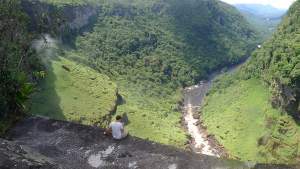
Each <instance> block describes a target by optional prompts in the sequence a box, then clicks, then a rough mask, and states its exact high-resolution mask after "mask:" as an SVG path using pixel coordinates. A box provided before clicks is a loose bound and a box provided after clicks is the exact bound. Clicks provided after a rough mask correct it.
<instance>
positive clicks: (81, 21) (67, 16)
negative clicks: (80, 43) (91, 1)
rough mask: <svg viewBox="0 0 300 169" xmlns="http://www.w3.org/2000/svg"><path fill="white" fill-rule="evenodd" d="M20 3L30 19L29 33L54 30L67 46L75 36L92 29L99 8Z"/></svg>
mask: <svg viewBox="0 0 300 169" xmlns="http://www.w3.org/2000/svg"><path fill="white" fill-rule="evenodd" d="M21 2H22V7H23V10H24V12H25V13H26V14H27V15H28V16H29V17H30V21H31V22H30V24H31V25H30V26H29V27H30V31H37V32H41V33H47V32H48V33H49V32H53V30H55V31H56V32H57V33H58V34H60V38H61V40H62V41H63V42H65V43H67V44H69V43H72V42H73V41H74V40H75V39H74V38H75V37H76V35H77V34H81V33H83V32H86V31H90V30H91V29H92V27H93V25H94V24H95V22H96V19H97V17H98V14H99V11H100V8H101V7H99V6H91V5H76V6H72V5H64V6H63V7H61V8H58V7H57V6H55V5H52V4H48V3H43V2H40V1H38V0H33V1H28V0H22V1H21ZM44 16H47V17H44ZM58 18H59V19H60V20H62V21H58ZM41 20H43V21H41ZM40 24H42V25H43V27H41V25H40Z"/></svg>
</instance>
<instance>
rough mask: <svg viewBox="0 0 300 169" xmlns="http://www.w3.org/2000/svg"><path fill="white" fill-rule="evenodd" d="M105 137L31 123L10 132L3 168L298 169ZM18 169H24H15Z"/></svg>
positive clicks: (91, 130)
mask: <svg viewBox="0 0 300 169" xmlns="http://www.w3.org/2000/svg"><path fill="white" fill-rule="evenodd" d="M102 133H103V130H102V129H99V128H95V127H90V126H83V125H79V124H74V123H68V122H62V121H56V120H49V119H43V118H38V117H35V118H29V119H26V120H24V121H23V122H20V123H19V124H18V125H17V126H16V127H15V128H14V129H12V130H11V131H10V132H9V134H8V137H9V138H10V139H12V140H13V142H8V141H5V140H0V142H1V143H2V144H1V145H0V150H1V151H0V157H1V158H0V168H1V169H2V168H5V167H6V168H20V169H23V168H24V169H26V168H43V169H44V168H45V169H48V168H49V169H50V168H55V169H59V168H63V169H94V168H103V169H214V168H226V169H230V168H232V169H247V168H258V169H260V168H261V169H268V168H270V169H276V168H278V169H279V168H282V169H289V168H293V167H287V166H268V165H255V164H250V163H249V164H245V163H241V162H238V161H232V160H222V159H217V158H214V157H209V156H204V155H197V154H194V153H191V152H185V151H183V150H178V149H176V148H173V147H169V146H163V145H160V144H157V143H153V142H149V141H145V140H142V139H138V138H134V137H128V138H127V139H125V140H123V141H114V140H112V139H111V138H108V137H106V136H104V135H103V134H102ZM11 145H12V146H11ZM11 147H13V148H11ZM25 147H26V150H25ZM27 161H28V162H27ZM15 165H17V166H21V167H14V166H15ZM31 166H33V167H31Z"/></svg>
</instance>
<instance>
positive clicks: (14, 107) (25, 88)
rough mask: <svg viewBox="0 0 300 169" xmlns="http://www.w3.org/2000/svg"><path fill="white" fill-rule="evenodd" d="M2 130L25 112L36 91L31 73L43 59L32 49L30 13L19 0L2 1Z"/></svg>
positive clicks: (0, 66)
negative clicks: (34, 90)
mask: <svg viewBox="0 0 300 169" xmlns="http://www.w3.org/2000/svg"><path fill="white" fill-rule="evenodd" d="M0 11H1V14H0V22H1V25H0V124H1V125H0V134H3V132H5V131H6V129H7V128H8V127H9V126H10V125H11V124H12V123H13V122H14V121H15V120H16V119H18V118H20V117H21V116H23V115H24V111H25V110H26V107H25V102H26V100H27V99H28V97H29V95H30V94H31V93H32V92H33V84H31V83H30V81H29V77H30V75H31V71H32V70H38V68H39V62H38V61H37V60H36V58H35V55H34V52H33V51H32V50H31V49H30V44H28V43H27V42H28V41H30V40H31V36H30V34H29V33H28V32H27V30H26V25H27V21H28V20H27V19H28V18H27V17H26V15H25V14H24V13H23V12H22V10H21V7H20V4H19V1H16V0H3V1H1V2H0Z"/></svg>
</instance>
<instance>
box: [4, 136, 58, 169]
mask: <svg viewBox="0 0 300 169" xmlns="http://www.w3.org/2000/svg"><path fill="white" fill-rule="evenodd" d="M57 167H58V166H57V165H54V164H53V163H52V162H51V161H50V160H49V159H48V158H47V157H45V156H43V155H41V154H39V153H36V152H34V151H32V150H31V149H30V148H28V147H26V146H20V145H17V144H15V143H14V142H11V141H7V140H3V139H0V168H1V169H38V168H43V169H56V168H57Z"/></svg>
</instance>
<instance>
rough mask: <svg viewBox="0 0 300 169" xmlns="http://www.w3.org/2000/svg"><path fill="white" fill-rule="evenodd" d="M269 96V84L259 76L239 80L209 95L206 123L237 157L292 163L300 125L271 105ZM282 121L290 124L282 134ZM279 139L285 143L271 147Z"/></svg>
mask: <svg viewBox="0 0 300 169" xmlns="http://www.w3.org/2000/svg"><path fill="white" fill-rule="evenodd" d="M270 97H271V94H270V92H269V90H268V87H267V86H265V85H263V84H261V82H260V80H258V79H250V80H242V81H237V82H235V83H234V84H232V85H230V87H228V88H225V89H221V90H219V91H218V90H217V92H214V93H212V94H210V95H209V97H208V98H207V100H206V105H205V106H204V108H203V110H202V111H203V116H202V117H203V120H204V124H205V125H206V126H207V128H208V132H209V133H212V134H214V135H215V136H216V138H217V140H218V141H219V142H220V143H221V144H222V145H224V147H225V149H227V150H228V151H229V154H230V155H231V156H232V157H234V158H238V159H241V160H244V161H248V160H249V161H259V162H273V163H284V162H293V160H294V159H295V157H296V156H295V154H297V153H298V152H297V149H298V148H300V147H298V146H299V145H298V144H297V142H298V141H299V138H300V137H299V136H300V133H299V131H300V127H299V126H298V125H297V124H296V123H295V122H294V121H293V120H292V119H291V118H290V117H288V116H282V114H281V112H279V111H278V110H276V109H274V108H272V106H271V104H270V103H269V99H270ZM280 121H284V123H287V124H288V125H287V126H288V127H287V126H284V125H283V126H281V127H282V128H285V127H287V128H286V130H287V131H288V132H287V133H285V134H283V133H280V127H279V126H278V124H277V122H278V123H279V122H280ZM280 125H281V124H280ZM277 139H278V140H280V141H282V142H281V143H279V145H278V147H277V148H275V149H273V148H271V150H270V149H269V148H270V146H272V145H273V144H274V145H275V143H274V141H277ZM281 139H284V140H281ZM259 140H260V141H259ZM262 140H263V141H262ZM261 142H264V143H261ZM283 142H284V144H283ZM272 153H273V154H272ZM294 162H295V161H294Z"/></svg>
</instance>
